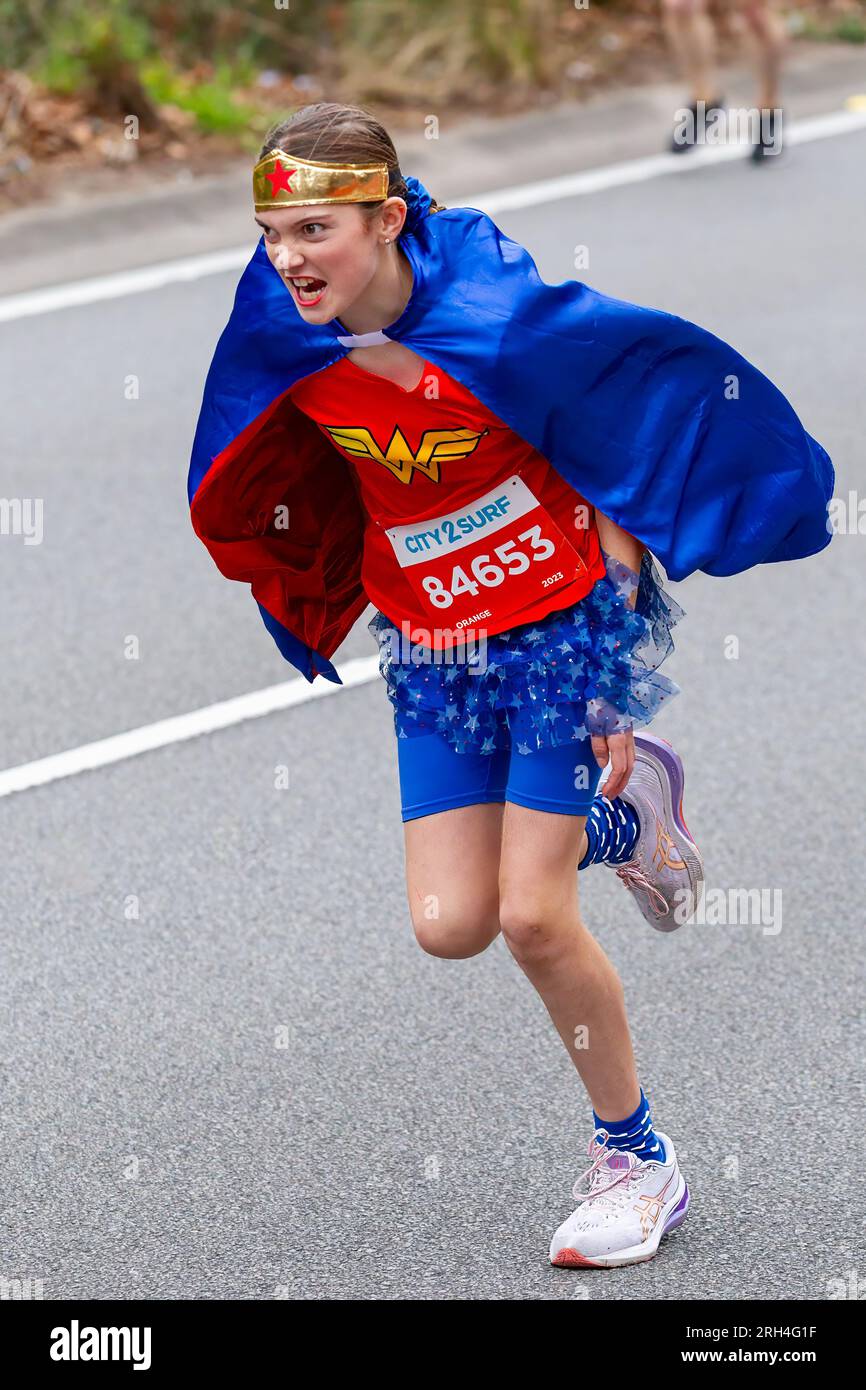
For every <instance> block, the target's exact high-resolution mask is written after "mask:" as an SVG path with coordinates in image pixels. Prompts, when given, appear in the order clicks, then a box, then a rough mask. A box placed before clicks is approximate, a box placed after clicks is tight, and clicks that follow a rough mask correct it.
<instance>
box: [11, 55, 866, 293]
mask: <svg viewBox="0 0 866 1390" xmlns="http://www.w3.org/2000/svg"><path fill="white" fill-rule="evenodd" d="M723 86H724V91H725V96H726V99H727V102H728V104H729V105H744V106H749V105H751V104H752V102H753V101H754V90H753V88H754V82H753V79H752V76H751V73H750V71H749V69H748V68H746V67H737V68H734V69H729V70H727V71H726V72H725V73H724V80H723ZM783 91H784V93H785V113H786V116H787V117H788V118H789V119H792V120H796V119H802V118H805V117H807V116H814V115H819V114H823V113H825V112H828V111H833V110H838V109H841V107H842V105H843V103H844V101H845V99H846V97H848V96H849V95H852V94H854V93H858V92H864V91H866V62H864V55H863V50H862V49H858V48H856V47H853V46H852V45H850V44H823V43H822V44H819V43H809V44H807V43H801V44H798V45H797V47H796V49H795V50H794V51H793V53H792V55H791V56H790V57H789V61H788V64H787V67H786V70H785V74H784V80H783ZM683 99H684V98H683V91H682V87H681V85H680V84H678V83H663V84H653V85H650V86H646V87H639V88H634V89H630V90H626V91H622V90H618V91H615V92H612V93H607V94H603V95H599V96H597V97H594V98H592V99H591V100H589V101H587V102H584V103H577V102H569V103H561V104H555V105H554V104H551V105H543V106H541V107H539V108H538V109H537V110H535V111H531V112H527V113H523V114H521V115H516V116H508V117H503V118H498V119H496V118H488V117H481V118H475V119H473V120H470V121H463V122H461V123H460V124H459V125H455V127H454V128H453V129H450V128H449V127H448V125H447V123H442V126H441V127H440V134H439V138H438V139H437V140H427V139H425V138H424V135H423V132H418V133H417V134H416V133H412V132H411V131H409V132H407V131H399V130H397V129H395V131H394V139H395V144H396V145H397V152H398V154H399V156H400V163H401V167H402V169H403V172H404V173H407V174H414V175H415V177H416V178H419V179H420V180H421V181H422V183H424V184H425V185H426V186H427V188H428V189H429V191H430V192H431V193H432V194H433V196H434V197H435V198H437V199H438V201H439V202H441V203H445V204H449V203H459V202H461V201H463V200H465V201H467V202H470V203H471V200H472V198H473V196H479V195H480V194H481V193H483V192H486V191H488V190H491V189H494V188H503V187H507V186H508V185H509V184H510V183H515V184H524V183H527V182H529V181H530V180H532V179H543V178H548V177H554V176H556V175H558V174H562V173H567V172H574V171H576V170H581V169H591V168H594V167H598V166H600V165H605V164H609V163H617V162H619V161H621V160H625V159H634V158H637V157H640V156H642V155H650V154H656V153H659V152H661V151H662V150H663V149H664V148H665V146H666V142H667V134H668V132H669V130H670V129H671V126H672V122H673V112H674V111H675V110H676V109H677V108H678V107H679V106H681V105H682V103H683ZM48 172H49V171H47V170H46V176H47V174H48ZM141 172H142V182H143V181H144V180H146V179H147V178H148V173H149V171H148V173H145V171H141ZM89 173H90V177H89V178H88V171H82V172H81V174H78V173H77V172H76V174H74V175H73V176H72V177H71V178H70V179H69V190H68V192H67V193H65V194H62V195H61V196H60V197H59V198H58V199H57V200H52V201H50V202H44V203H39V204H35V205H32V206H30V207H27V208H22V209H20V210H16V211H13V212H10V213H7V214H5V215H4V216H2V217H0V296H2V295H7V294H15V293H18V292H20V291H25V290H29V289H35V288H39V287H42V286H48V285H56V284H65V283H69V282H70V281H74V280H82V279H87V278H89V277H91V276H95V275H103V274H108V273H110V272H112V271H118V270H128V269H132V268H135V267H138V266H144V265H153V264H157V263H159V262H161V261H164V260H174V259H178V258H181V257H183V256H187V255H189V256H193V255H200V254H203V253H206V252H209V251H219V250H224V249H226V248H229V247H235V246H242V245H243V244H244V243H245V242H248V243H249V246H250V251H252V248H253V246H254V245H255V243H256V241H257V239H258V233H257V230H256V228H255V226H254V224H253V220H252V207H251V201H250V197H249V179H250V161H249V160H246V159H245V160H243V161H238V162H237V163H233V164H232V165H231V166H229V167H228V168H226V169H224V170H222V171H221V172H219V173H218V174H215V175H214V176H212V177H210V176H206V177H201V176H198V177H187V178H186V179H185V180H183V181H180V182H179V181H178V180H177V177H175V179H174V180H173V181H172V182H170V183H167V182H166V179H165V176H164V175H163V173H162V172H161V170H160V169H159V167H158V166H154V167H153V175H152V177H153V183H152V186H150V187H148V186H146V184H145V186H142V182H140V183H139V184H138V186H137V187H136V189H135V190H134V191H130V190H128V189H127V190H125V191H123V192H121V193H117V194H114V193H106V192H105V191H104V186H105V185H107V183H108V182H109V181H110V172H109V171H103V170H100V171H95V173H94V171H89ZM107 173H108V177H105V175H106V174H107ZM54 176H55V177H58V175H57V174H55V175H54ZM59 176H60V177H62V175H59Z"/></svg>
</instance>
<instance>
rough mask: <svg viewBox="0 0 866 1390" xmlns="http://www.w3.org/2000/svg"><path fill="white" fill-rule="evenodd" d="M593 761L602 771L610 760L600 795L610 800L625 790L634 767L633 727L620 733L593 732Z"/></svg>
mask: <svg viewBox="0 0 866 1390" xmlns="http://www.w3.org/2000/svg"><path fill="white" fill-rule="evenodd" d="M592 752H593V756H594V757H595V761H596V762H597V763H598V765H599V767H600V768H601V769H602V771H604V769H605V768H606V767H607V764H608V761H610V776H609V777H608V779H607V781H606V782H605V784H604V787H603V788H602V791H601V794H602V796H607V797H610V799H611V801H612V800H613V798H614V797H615V796H619V794H620V792H621V791H624V790H625V787H626V786H627V784H628V779H629V777H631V774H632V768H633V767H634V729H628V730H626V732H625V733H622V734H595V735H594V736H593V738H592Z"/></svg>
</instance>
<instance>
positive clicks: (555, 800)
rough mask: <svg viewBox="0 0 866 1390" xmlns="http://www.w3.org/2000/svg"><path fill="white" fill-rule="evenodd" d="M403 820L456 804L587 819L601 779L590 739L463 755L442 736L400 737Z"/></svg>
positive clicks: (466, 752)
mask: <svg viewBox="0 0 866 1390" xmlns="http://www.w3.org/2000/svg"><path fill="white" fill-rule="evenodd" d="M397 761H398V768H399V774H400V800H401V805H402V815H403V820H404V821H409V820H417V819H418V817H420V816H432V815H435V814H436V813H437V812H438V811H450V810H452V809H453V808H454V807H455V806H477V805H479V804H483V803H485V802H491V801H497V802H505V801H513V802H515V803H516V804H517V805H518V806H528V807H529V808H530V810H534V811H553V812H555V813H557V814H559V815H565V816H585V815H587V814H588V813H589V808H590V806H591V805H592V801H593V797H594V796H595V793H596V790H597V788H598V783H599V779H600V778H601V771H602V770H601V768H600V767H599V765H598V763H597V762H596V761H595V758H594V756H593V752H592V745H591V743H590V740H589V739H588V738H584V739H579V740H575V741H573V742H571V743H565V744H560V745H558V746H557V747H554V748H537V749H533V750H532V751H531V752H526V753H521V752H520V751H519V744H518V745H517V746H515V745H514V744H511V745H510V746H508V747H504V748H496V749H495V750H494V751H493V752H492V753H479V752H475V751H473V750H472V749H467V750H466V751H465V752H462V753H458V752H457V751H456V750H455V749H454V748H453V747H452V746H451V745H450V744H449V742H448V740H447V739H446V738H445V737H444V736H443V735H442V734H440V733H430V734H423V735H421V736H419V737H416V738H398V739H397Z"/></svg>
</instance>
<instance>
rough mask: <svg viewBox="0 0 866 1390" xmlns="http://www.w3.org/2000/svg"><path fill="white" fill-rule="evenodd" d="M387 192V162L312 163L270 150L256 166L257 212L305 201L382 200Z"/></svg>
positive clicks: (254, 190)
mask: <svg viewBox="0 0 866 1390" xmlns="http://www.w3.org/2000/svg"><path fill="white" fill-rule="evenodd" d="M387 196H388V168H387V165H385V164H312V163H311V162H310V161H309V160H308V159H299V158H298V156H297V155H295V154H286V152H285V150H271V152H270V154H267V155H265V157H264V159H260V160H259V162H258V164H257V165H256V166H255V168H254V169H253V200H254V202H255V207H256V212H264V211H265V210H266V209H267V208H290V207H297V206H301V205H304V204H306V203H367V202H380V201H381V200H382V199H383V198H387Z"/></svg>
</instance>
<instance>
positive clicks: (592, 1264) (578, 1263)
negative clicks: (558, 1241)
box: [551, 1246, 605, 1269]
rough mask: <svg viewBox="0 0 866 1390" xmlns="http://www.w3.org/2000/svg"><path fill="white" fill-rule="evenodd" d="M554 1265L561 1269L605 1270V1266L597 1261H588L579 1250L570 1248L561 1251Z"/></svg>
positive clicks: (555, 1258) (554, 1259) (553, 1261)
mask: <svg viewBox="0 0 866 1390" xmlns="http://www.w3.org/2000/svg"><path fill="white" fill-rule="evenodd" d="M551 1263H552V1264H555V1265H559V1266H560V1268H561V1269H604V1268H605V1266H604V1265H600V1264H597V1263H596V1261H595V1260H588V1259H587V1258H586V1256H585V1255H581V1254H580V1253H579V1252H578V1251H577V1250H570V1249H569V1247H568V1246H566V1247H565V1249H564V1250H560V1251H559V1254H558V1255H555V1256H554V1258H553V1260H552V1261H551Z"/></svg>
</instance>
